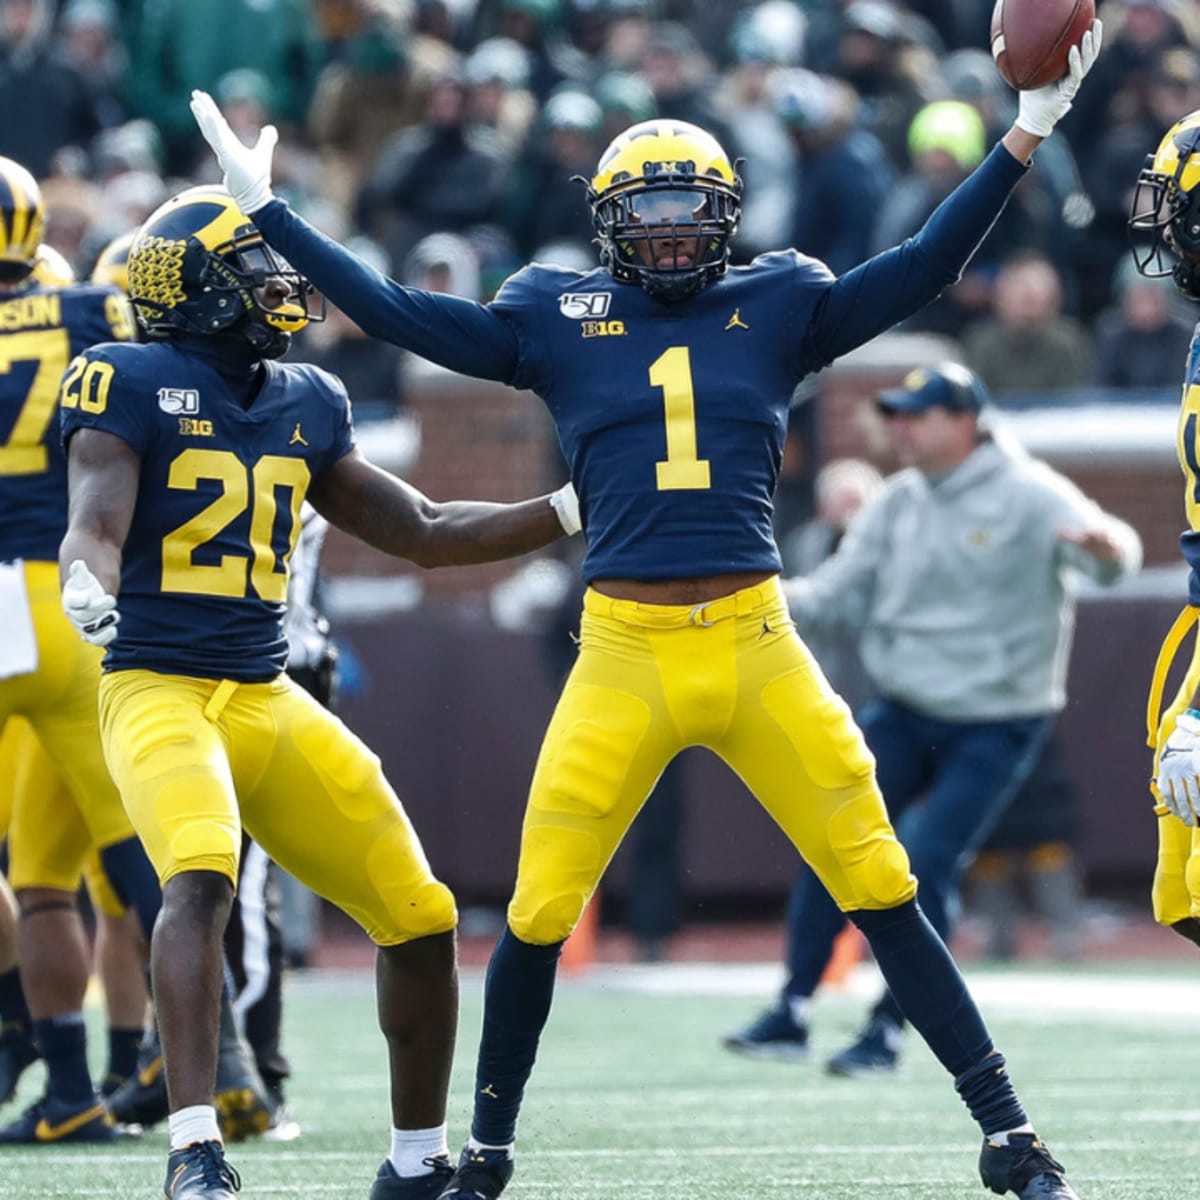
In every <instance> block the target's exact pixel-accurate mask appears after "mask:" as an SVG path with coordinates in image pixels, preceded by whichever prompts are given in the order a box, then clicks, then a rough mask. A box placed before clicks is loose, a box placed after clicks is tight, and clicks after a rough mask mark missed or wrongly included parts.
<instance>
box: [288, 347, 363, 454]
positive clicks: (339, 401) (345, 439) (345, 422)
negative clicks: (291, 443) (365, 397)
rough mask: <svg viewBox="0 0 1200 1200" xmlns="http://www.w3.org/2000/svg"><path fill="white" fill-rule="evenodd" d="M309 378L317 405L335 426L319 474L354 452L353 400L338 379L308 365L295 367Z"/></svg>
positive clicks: (301, 364) (300, 364)
mask: <svg viewBox="0 0 1200 1200" xmlns="http://www.w3.org/2000/svg"><path fill="white" fill-rule="evenodd" d="M294 365H295V366H296V367H299V368H300V369H301V370H302V371H303V372H304V374H305V376H306V377H307V381H308V383H309V385H310V386H311V388H312V390H313V392H314V393H315V395H316V396H317V397H318V398H319V399H318V403H321V404H323V405H324V406H325V408H326V411H327V412H328V414H329V419H330V421H331V423H332V430H331V435H330V438H329V447H328V449H327V450H326V451H325V453H324V455H323V456H322V458H321V461H320V463H319V464H318V466H317V472H316V473H318V474H319V473H320V472H321V471H324V470H327V469H328V468H329V467H332V466H333V464H334V463H336V462H337V461H338V460H339V459H342V458H345V457H346V455H347V454H349V453H350V451H351V450H353V449H354V420H353V418H352V416H351V414H350V396H349V393H348V392H347V391H346V385H345V384H344V383H343V382H342V381H341V380H340V379H339V378H338V377H337V376H336V375H331V374H330V373H329V372H328V371H324V370H322V369H321V368H320V367H317V366H313V365H311V364H309V363H296V364H294Z"/></svg>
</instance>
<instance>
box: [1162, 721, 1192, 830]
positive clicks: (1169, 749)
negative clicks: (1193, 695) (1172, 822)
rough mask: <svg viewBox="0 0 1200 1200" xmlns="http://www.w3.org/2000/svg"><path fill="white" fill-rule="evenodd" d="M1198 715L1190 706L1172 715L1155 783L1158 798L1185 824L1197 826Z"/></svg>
mask: <svg viewBox="0 0 1200 1200" xmlns="http://www.w3.org/2000/svg"><path fill="white" fill-rule="evenodd" d="M1197 749H1200V717H1198V716H1196V715H1195V714H1194V713H1193V712H1192V710H1191V709H1190V708H1189V709H1188V710H1187V711H1186V712H1181V713H1180V714H1179V716H1178V717H1176V718H1175V729H1174V730H1173V731H1172V733H1171V736H1170V737H1169V738H1167V744H1166V745H1165V746H1164V747H1163V751H1162V754H1160V755H1159V758H1158V778H1157V779H1155V781H1154V786H1155V787H1156V788H1157V789H1158V795H1159V799H1160V800H1162V802H1163V804H1165V805H1166V806H1167V808H1169V809H1170V810H1171V812H1173V813H1174V814H1175V815H1176V816H1177V817H1178V818H1179V819H1180V820H1181V821H1182V822H1183V823H1184V824H1185V825H1200V758H1198V757H1197V754H1196V751H1197Z"/></svg>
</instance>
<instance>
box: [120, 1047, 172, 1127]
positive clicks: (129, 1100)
mask: <svg viewBox="0 0 1200 1200" xmlns="http://www.w3.org/2000/svg"><path fill="white" fill-rule="evenodd" d="M105 1104H107V1105H108V1111H109V1112H110V1113H112V1116H113V1120H114V1121H118V1122H119V1123H120V1124H122V1125H140V1126H142V1128H143V1129H148V1128H149V1127H150V1126H151V1125H157V1124H159V1123H160V1122H161V1121H165V1120H166V1119H167V1112H168V1106H167V1077H166V1075H165V1074H164V1072H163V1060H162V1050H161V1049H160V1048H159V1047H158V1044H157V1042H156V1043H155V1049H154V1053H153V1055H152V1056H151V1057H148V1058H147V1059H146V1061H145V1063H142V1062H141V1061H139V1063H138V1069H137V1071H136V1072H135V1073H134V1074H133V1075H131V1076H130V1077H129V1078H128V1079H127V1080H125V1082H124V1083H123V1084H121V1086H120V1087H119V1088H117V1090H116V1091H115V1092H113V1093H112V1095H111V1096H108V1097H107V1098H106V1099H105Z"/></svg>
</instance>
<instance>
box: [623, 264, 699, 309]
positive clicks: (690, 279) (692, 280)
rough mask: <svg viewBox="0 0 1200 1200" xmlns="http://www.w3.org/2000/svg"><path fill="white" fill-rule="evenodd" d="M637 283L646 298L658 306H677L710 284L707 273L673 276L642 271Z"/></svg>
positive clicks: (665, 273)
mask: <svg viewBox="0 0 1200 1200" xmlns="http://www.w3.org/2000/svg"><path fill="white" fill-rule="evenodd" d="M638 282H639V283H640V284H641V285H642V290H643V291H644V292H645V293H646V295H647V296H650V297H651V298H652V299H654V300H657V301H658V302H659V303H660V304H678V303H680V301H683V300H688V299H690V298H691V297H692V296H694V295H695V294H696V293H697V292H699V291H700V290H701V289H702V288H703V287H704V285H705V284H707V283H709V282H710V277H709V274H708V272H707V271H699V272H694V273H692V274H689V275H683V274H679V275H674V274H669V273H667V272H665V271H664V272H656V271H643V272H642V273H641V274H640V275H639V277H638Z"/></svg>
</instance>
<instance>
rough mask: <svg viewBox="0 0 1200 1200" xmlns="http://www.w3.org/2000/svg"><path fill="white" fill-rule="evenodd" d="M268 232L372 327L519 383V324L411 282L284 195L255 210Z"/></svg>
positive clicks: (431, 354) (385, 337)
mask: <svg viewBox="0 0 1200 1200" xmlns="http://www.w3.org/2000/svg"><path fill="white" fill-rule="evenodd" d="M254 224H255V225H256V226H258V228H259V230H260V231H261V232H262V235H263V237H264V238H265V239H266V240H267V241H268V242H269V243H270V245H271V246H272V247H273V248H274V249H276V250H278V251H279V253H280V254H282V255H283V256H284V258H286V259H287V260H288V262H290V263H291V264H292V266H294V267H295V268H296V269H297V270H298V271H299V272H300V273H301V274H302V275H304V276H305V277H306V278H307V279H309V280H311V281H312V283H313V285H314V286H315V287H316V288H317V290H318V291H320V292H322V293H323V294H324V295H325V296H327V297H328V298H329V300H330V301H331V302H332V303H334V304H336V305H337V306H338V308H340V309H341V310H342V312H344V313H345V314H346V315H347V316H348V317H350V318H351V319H352V320H353V321H355V322H356V323H357V324H358V325H359V326H360V327H361V328H362V329H363V331H364V332H365V333H367V334H368V335H369V336H371V337H375V338H379V339H380V340H382V341H386V342H394V343H395V344H396V345H397V346H402V347H403V348H404V349H405V350H411V351H412V353H414V354H419V355H420V356H421V357H422V358H427V359H429V361H430V362H435V363H438V364H439V365H440V366H443V367H447V368H449V369H450V370H451V371H458V372H460V373H461V374H463V375H474V376H477V377H478V378H480V379H495V380H499V381H500V382H501V383H512V382H513V380H514V379H515V378H516V375H517V370H518V364H519V359H520V353H519V348H518V344H517V335H516V332H515V330H514V329H513V326H512V324H511V323H510V322H509V321H508V320H506V319H505V317H504V316H502V315H501V314H500V313H499V312H497V311H496V310H495V309H493V308H490V307H488V306H486V305H483V304H479V303H477V302H476V301H474V300H464V299H463V298H462V297H460V296H447V295H444V294H442V293H440V292H425V291H421V290H420V289H419V288H408V287H404V286H403V285H402V284H399V283H397V282H396V281H395V280H394V279H388V278H387V276H385V275H382V274H381V273H380V272H378V271H376V270H375V269H374V267H371V266H368V264H366V263H365V262H363V261H362V259H360V258H359V257H358V256H357V255H355V254H353V253H351V252H350V251H349V250H347V249H346V248H345V247H344V246H340V245H338V243H337V242H335V241H333V240H332V239H330V238H327V237H325V235H324V234H321V233H318V232H317V230H315V229H314V228H313V227H312V226H311V225H309V224H308V222H307V221H305V220H304V219H303V218H301V217H299V216H297V215H296V214H295V213H294V212H292V211H291V209H289V208H288V206H287V205H286V204H285V203H284V202H283V201H282V200H273V201H272V202H271V203H270V204H268V205H266V206H265V207H264V208H260V209H259V210H258V212H256V213H255V214H254Z"/></svg>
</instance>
